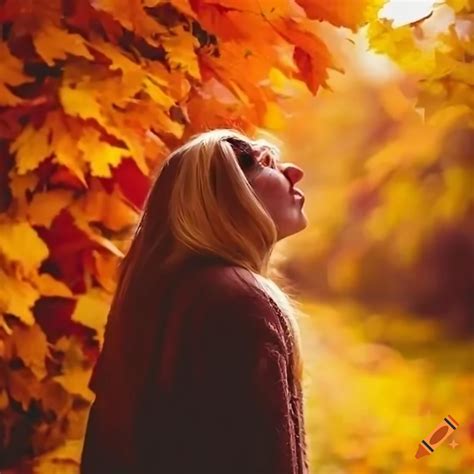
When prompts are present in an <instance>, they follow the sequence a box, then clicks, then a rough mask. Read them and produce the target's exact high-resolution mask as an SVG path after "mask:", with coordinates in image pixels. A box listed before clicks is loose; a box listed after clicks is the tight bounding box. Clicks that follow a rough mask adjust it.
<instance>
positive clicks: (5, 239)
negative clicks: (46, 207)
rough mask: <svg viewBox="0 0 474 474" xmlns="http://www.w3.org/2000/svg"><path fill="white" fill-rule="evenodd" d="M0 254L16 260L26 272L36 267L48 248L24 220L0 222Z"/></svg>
mask: <svg viewBox="0 0 474 474" xmlns="http://www.w3.org/2000/svg"><path fill="white" fill-rule="evenodd" d="M0 254H3V255H4V256H5V258H6V259H7V261H11V262H18V263H20V264H21V266H22V267H23V268H24V269H25V270H26V271H27V272H28V271H30V270H35V269H37V268H38V267H39V266H40V264H41V263H42V262H43V260H44V259H46V258H47V257H48V255H49V250H48V247H47V246H46V244H45V243H44V242H43V240H42V239H41V238H40V237H39V236H38V234H37V233H36V231H35V230H34V229H33V228H32V227H31V226H30V225H29V224H27V223H26V222H8V223H2V224H0Z"/></svg>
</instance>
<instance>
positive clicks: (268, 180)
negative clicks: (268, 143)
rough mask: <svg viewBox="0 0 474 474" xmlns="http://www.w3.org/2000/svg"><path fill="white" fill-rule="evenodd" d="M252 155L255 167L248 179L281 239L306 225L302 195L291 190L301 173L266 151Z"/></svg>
mask: <svg viewBox="0 0 474 474" xmlns="http://www.w3.org/2000/svg"><path fill="white" fill-rule="evenodd" d="M256 153H257V160H258V162H259V164H257V166H256V167H255V168H254V169H252V170H251V171H250V172H249V174H248V180H249V182H250V184H251V185H252V187H253V189H254V191H255V193H256V194H257V196H258V197H259V198H260V200H261V201H262V203H263V204H264V205H265V207H266V209H267V210H268V212H269V214H270V215H271V217H272V218H273V221H274V222H275V225H276V227H277V231H278V240H281V239H284V238H285V237H288V236H290V235H292V234H296V233H297V232H300V231H301V230H303V229H304V228H306V226H307V225H308V220H307V218H306V215H305V213H304V210H303V205H304V200H305V198H304V194H303V193H302V192H301V190H299V189H298V188H295V184H296V183H297V182H298V181H300V180H301V179H302V178H303V176H304V172H303V170H302V169H301V168H299V167H298V166H296V165H294V164H292V163H285V162H280V161H278V159H277V158H276V157H275V155H274V154H273V153H272V152H271V151H269V150H268V149H262V150H258V151H257V152H256Z"/></svg>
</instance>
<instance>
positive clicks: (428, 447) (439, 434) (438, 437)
mask: <svg viewBox="0 0 474 474" xmlns="http://www.w3.org/2000/svg"><path fill="white" fill-rule="evenodd" d="M458 426H459V423H458V422H457V421H456V420H455V419H454V418H453V417H452V416H451V415H448V416H447V417H446V418H444V419H443V421H442V422H441V423H440V424H439V425H438V426H437V427H436V428H435V429H434V430H433V431H432V432H431V433H430V435H429V436H427V437H426V438H424V439H423V440H422V441H421V443H420V444H419V445H418V451H417V452H416V454H415V458H416V459H419V458H422V457H423V456H428V455H429V454H431V453H432V452H433V451H434V450H435V449H436V448H437V447H438V445H440V444H441V443H443V442H444V440H445V439H446V438H447V437H448V436H449V435H450V434H451V433H452V432H453V431H454V430H455V429H457V427H458Z"/></svg>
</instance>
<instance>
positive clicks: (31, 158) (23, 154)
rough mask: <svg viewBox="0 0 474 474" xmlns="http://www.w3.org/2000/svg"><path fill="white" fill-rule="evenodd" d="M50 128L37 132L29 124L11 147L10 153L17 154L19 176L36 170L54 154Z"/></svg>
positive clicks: (44, 126) (46, 127)
mask: <svg viewBox="0 0 474 474" xmlns="http://www.w3.org/2000/svg"><path fill="white" fill-rule="evenodd" d="M50 131H51V130H50V128H49V127H48V126H47V125H46V124H43V126H42V127H41V128H40V129H39V130H36V129H35V127H34V126H33V125H31V124H28V125H27V126H26V127H25V128H24V129H23V131H22V132H21V133H20V135H18V137H17V138H16V140H15V141H14V142H13V143H12V144H11V145H10V151H11V152H12V153H16V168H17V170H18V173H19V174H25V173H26V172H27V171H31V170H34V169H36V168H37V167H38V165H39V164H40V163H41V162H42V161H43V160H45V159H46V158H47V157H48V156H49V155H51V153H52V152H53V150H52V148H51V144H50V142H49V134H50Z"/></svg>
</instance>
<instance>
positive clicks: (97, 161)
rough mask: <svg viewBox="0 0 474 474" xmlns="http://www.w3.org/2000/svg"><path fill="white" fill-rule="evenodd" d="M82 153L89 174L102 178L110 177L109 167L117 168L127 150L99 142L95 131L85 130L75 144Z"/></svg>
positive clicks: (97, 133)
mask: <svg viewBox="0 0 474 474" xmlns="http://www.w3.org/2000/svg"><path fill="white" fill-rule="evenodd" d="M77 147H78V148H79V149H80V150H81V151H82V153H83V158H84V160H85V161H86V162H88V163H89V166H90V169H91V174H92V175H93V176H99V177H102V178H109V177H111V176H112V172H111V170H110V167H111V166H117V165H118V164H119V163H120V160H121V159H122V157H123V156H126V155H128V154H129V152H128V150H126V149H123V148H118V147H115V146H112V145H110V144H108V143H106V142H103V141H101V140H100V133H99V132H98V131H97V130H94V129H91V128H86V129H85V130H84V131H83V133H82V137H81V139H80V140H79V143H78V144H77Z"/></svg>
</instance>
